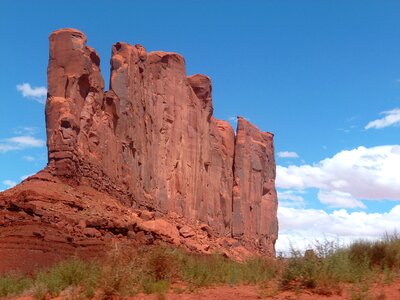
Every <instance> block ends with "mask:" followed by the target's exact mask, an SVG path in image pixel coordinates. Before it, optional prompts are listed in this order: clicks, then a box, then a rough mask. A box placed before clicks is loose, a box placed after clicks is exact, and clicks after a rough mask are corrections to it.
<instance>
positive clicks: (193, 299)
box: [10, 281, 400, 300]
mask: <svg viewBox="0 0 400 300" xmlns="http://www.w3.org/2000/svg"><path fill="white" fill-rule="evenodd" d="M321 292H324V291H321ZM325 292H326V291H325ZM12 299H13V300H33V298H32V297H30V296H25V297H18V298H12ZM62 299H71V298H70V297H68V296H64V297H57V298H54V299H53V300H62ZM110 299H112V300H118V299H119V298H118V297H112V298H110ZM160 299H163V300H253V299H273V300H324V299H326V300H328V299H329V300H345V299H346V300H347V299H348V300H353V299H359V300H400V281H397V282H394V283H392V284H390V285H378V284H375V285H373V286H372V287H370V288H369V289H368V291H362V290H360V289H357V288H356V287H355V286H344V287H342V288H341V291H336V294H331V295H321V294H316V293H311V292H309V291H304V290H303V291H297V292H295V291H285V292H281V291H278V290H277V289H276V287H265V288H260V287H258V286H254V285H242V286H234V287H229V286H217V287H213V288H204V289H198V290H196V291H194V292H191V293H187V292H183V293H168V294H166V295H164V296H158V295H144V294H139V295H137V296H136V297H129V298H126V299H125V300H160ZM10 300H11V299H10Z"/></svg>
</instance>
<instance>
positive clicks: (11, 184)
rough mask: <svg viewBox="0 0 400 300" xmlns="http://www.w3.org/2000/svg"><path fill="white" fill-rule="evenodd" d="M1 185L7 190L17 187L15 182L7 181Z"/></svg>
mask: <svg viewBox="0 0 400 300" xmlns="http://www.w3.org/2000/svg"><path fill="white" fill-rule="evenodd" d="M2 183H3V184H4V185H5V186H6V187H7V188H12V187H14V186H16V185H17V183H16V182H15V181H13V180H9V179H7V180H4V181H3V182H2Z"/></svg>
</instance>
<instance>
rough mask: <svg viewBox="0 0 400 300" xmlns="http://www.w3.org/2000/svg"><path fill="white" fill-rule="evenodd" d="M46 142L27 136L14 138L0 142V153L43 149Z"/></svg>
mask: <svg viewBox="0 0 400 300" xmlns="http://www.w3.org/2000/svg"><path fill="white" fill-rule="evenodd" d="M45 145H46V142H45V141H44V140H42V139H38V138H35V137H33V136H29V135H22V136H15V137H11V138H7V139H2V140H0V152H3V153H4V152H8V151H13V150H21V149H26V148H40V147H44V146H45Z"/></svg>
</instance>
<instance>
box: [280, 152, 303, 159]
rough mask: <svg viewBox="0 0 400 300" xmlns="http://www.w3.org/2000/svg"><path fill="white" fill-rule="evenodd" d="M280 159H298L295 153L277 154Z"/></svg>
mask: <svg viewBox="0 0 400 300" xmlns="http://www.w3.org/2000/svg"><path fill="white" fill-rule="evenodd" d="M277 155H278V157H280V158H299V155H298V154H297V153H296V152H292V151H281V152H278V153H277Z"/></svg>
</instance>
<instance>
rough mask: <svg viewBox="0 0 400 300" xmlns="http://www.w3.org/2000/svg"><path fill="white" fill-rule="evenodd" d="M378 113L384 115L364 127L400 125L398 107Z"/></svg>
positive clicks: (377, 127)
mask: <svg viewBox="0 0 400 300" xmlns="http://www.w3.org/2000/svg"><path fill="white" fill-rule="evenodd" d="M380 114H381V115H384V117H383V118H381V119H376V120H374V121H371V122H369V123H368V124H367V125H366V126H365V127H364V128H365V129H371V128H375V129H381V128H385V127H389V126H396V125H400V108H394V109H392V110H388V111H384V112H381V113H380Z"/></svg>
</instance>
